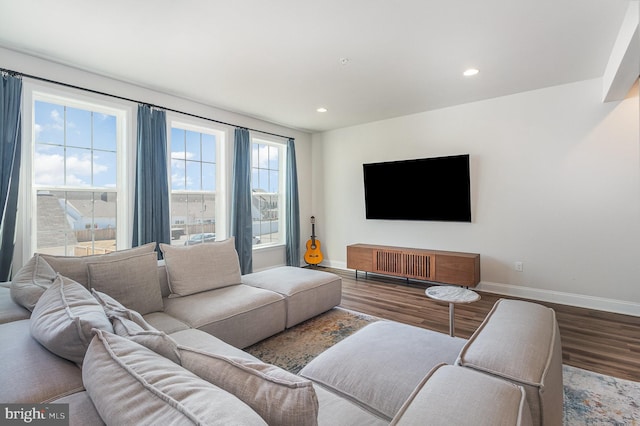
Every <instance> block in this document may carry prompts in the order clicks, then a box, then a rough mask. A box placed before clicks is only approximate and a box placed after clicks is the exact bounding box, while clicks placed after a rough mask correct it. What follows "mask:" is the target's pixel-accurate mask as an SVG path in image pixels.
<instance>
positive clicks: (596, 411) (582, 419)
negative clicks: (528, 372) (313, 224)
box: [245, 308, 640, 426]
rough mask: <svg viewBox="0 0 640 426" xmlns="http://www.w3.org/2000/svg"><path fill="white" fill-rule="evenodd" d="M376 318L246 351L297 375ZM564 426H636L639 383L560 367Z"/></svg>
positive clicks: (347, 315) (327, 319) (344, 313)
mask: <svg viewBox="0 0 640 426" xmlns="http://www.w3.org/2000/svg"><path fill="white" fill-rule="evenodd" d="M379 320H380V319H379V318H376V317H373V316H369V315H365V314H362V313H359V312H354V311H349V310H346V309H342V308H334V309H332V310H330V311H328V312H326V313H324V314H322V315H319V316H317V317H315V318H312V319H310V320H308V321H305V322H303V323H301V324H299V325H297V326H295V327H292V328H290V329H288V330H286V331H283V332H282V333H279V334H277V335H275V336H273V337H271V338H269V339H267V340H264V341H262V342H260V343H257V344H255V345H253V346H250V347H249V348H247V349H245V350H246V351H247V352H249V353H251V354H252V355H254V356H255V357H257V358H259V359H261V360H263V361H264V362H268V363H270V364H274V365H277V366H279V367H282V368H284V369H285V370H288V371H291V372H293V373H298V372H299V371H300V370H301V369H302V368H303V367H304V366H305V365H307V364H308V363H309V362H310V361H311V360H312V359H313V358H315V357H316V356H318V355H319V354H320V353H322V352H323V351H324V350H326V349H328V348H329V347H331V346H333V345H335V344H336V343H338V342H339V341H340V340H342V339H344V338H345V337H347V336H349V335H351V334H353V333H355V332H356V331H357V330H359V329H361V328H362V327H364V326H365V325H367V324H369V323H372V322H375V321H379ZM563 378H564V425H565V426H583V425H585V426H586V425H589V426H591V425H593V426H596V425H597V426H604V425H607V426H608V425H620V426H622V425H624V426H634V425H637V426H640V383H638V382H632V381H628V380H622V379H617V378H614V377H610V376H605V375H602V374H597V373H593V372H591V371H587V370H582V369H580V368H575V367H571V366H568V365H565V366H563Z"/></svg>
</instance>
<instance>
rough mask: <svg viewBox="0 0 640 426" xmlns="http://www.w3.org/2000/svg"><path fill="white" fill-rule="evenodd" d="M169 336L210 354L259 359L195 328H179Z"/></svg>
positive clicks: (180, 343) (179, 342)
mask: <svg viewBox="0 0 640 426" xmlns="http://www.w3.org/2000/svg"><path fill="white" fill-rule="evenodd" d="M170 336H171V338H172V339H173V340H174V341H175V342H176V343H177V344H178V345H179V346H187V347H189V348H192V349H197V350H200V351H203V352H207V353H211V354H217V355H223V356H228V357H236V358H244V359H246V360H249V361H259V359H258V358H256V357H254V356H253V355H251V354H249V353H248V352H245V351H243V350H242V349H238V348H236V347H235V346H231V345H230V344H228V343H227V342H225V341H223V340H220V339H218V338H217V337H215V336H212V335H211V334H209V333H205V332H204V331H202V330H198V329H195V328H189V329H187V330H180V331H178V332H175V333H173V334H171V335H170Z"/></svg>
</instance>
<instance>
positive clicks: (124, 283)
mask: <svg viewBox="0 0 640 426" xmlns="http://www.w3.org/2000/svg"><path fill="white" fill-rule="evenodd" d="M87 269H88V274H89V287H90V288H92V289H95V290H98V291H101V292H103V293H106V294H108V295H110V296H111V297H113V298H114V299H116V300H117V301H119V302H120V303H122V304H123V305H124V306H126V307H127V308H130V309H133V310H134V311H137V312H139V313H140V314H141V315H145V314H148V313H151V312H157V311H162V309H163V305H162V294H161V293H160V285H159V284H158V259H157V255H156V253H155V252H150V253H144V254H139V255H135V256H130V257H126V258H122V259H114V260H102V261H100V262H98V263H92V262H89V263H87Z"/></svg>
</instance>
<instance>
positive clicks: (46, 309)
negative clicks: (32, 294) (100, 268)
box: [30, 274, 113, 365]
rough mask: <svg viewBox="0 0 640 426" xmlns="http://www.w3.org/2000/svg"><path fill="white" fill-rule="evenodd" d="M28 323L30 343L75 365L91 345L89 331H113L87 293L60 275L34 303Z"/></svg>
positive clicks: (99, 308)
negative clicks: (34, 343)
mask: <svg viewBox="0 0 640 426" xmlns="http://www.w3.org/2000/svg"><path fill="white" fill-rule="evenodd" d="M30 321H31V335H32V336H33V338H34V339H36V340H37V341H38V342H40V344H42V346H44V347H45V348H47V349H49V350H50V351H51V352H53V353H54V354H56V355H58V356H60V357H62V358H65V359H68V360H69V361H73V362H75V363H77V364H79V365H80V364H82V360H83V359H84V355H85V352H86V351H87V347H89V343H90V342H91V338H92V335H93V333H92V329H94V328H96V329H100V330H108V331H113V327H112V326H111V322H110V321H109V319H108V318H107V315H106V314H105V313H104V310H103V309H102V306H100V304H99V303H98V302H97V301H96V299H95V298H94V297H93V296H92V295H91V293H89V290H87V289H86V288H84V287H83V286H82V285H80V284H78V283H77V282H75V281H73V280H71V279H69V278H66V277H63V276H62V275H60V274H58V277H57V278H56V279H55V281H54V282H53V284H52V285H51V286H50V287H49V288H48V289H47V290H46V291H45V292H44V293H43V294H42V296H41V297H40V299H39V300H38V303H36V306H35V307H34V309H33V313H32V314H31V320H30Z"/></svg>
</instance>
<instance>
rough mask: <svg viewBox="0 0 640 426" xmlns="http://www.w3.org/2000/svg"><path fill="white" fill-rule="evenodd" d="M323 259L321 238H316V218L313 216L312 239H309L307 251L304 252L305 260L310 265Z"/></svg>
mask: <svg viewBox="0 0 640 426" xmlns="http://www.w3.org/2000/svg"><path fill="white" fill-rule="evenodd" d="M322 259H323V257H322V252H321V251H320V240H318V239H317V238H316V218H315V217H313V216H311V239H310V240H309V241H307V252H306V253H305V254H304V261H305V262H307V263H308V264H309V265H317V264H318V263H320V262H322Z"/></svg>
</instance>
